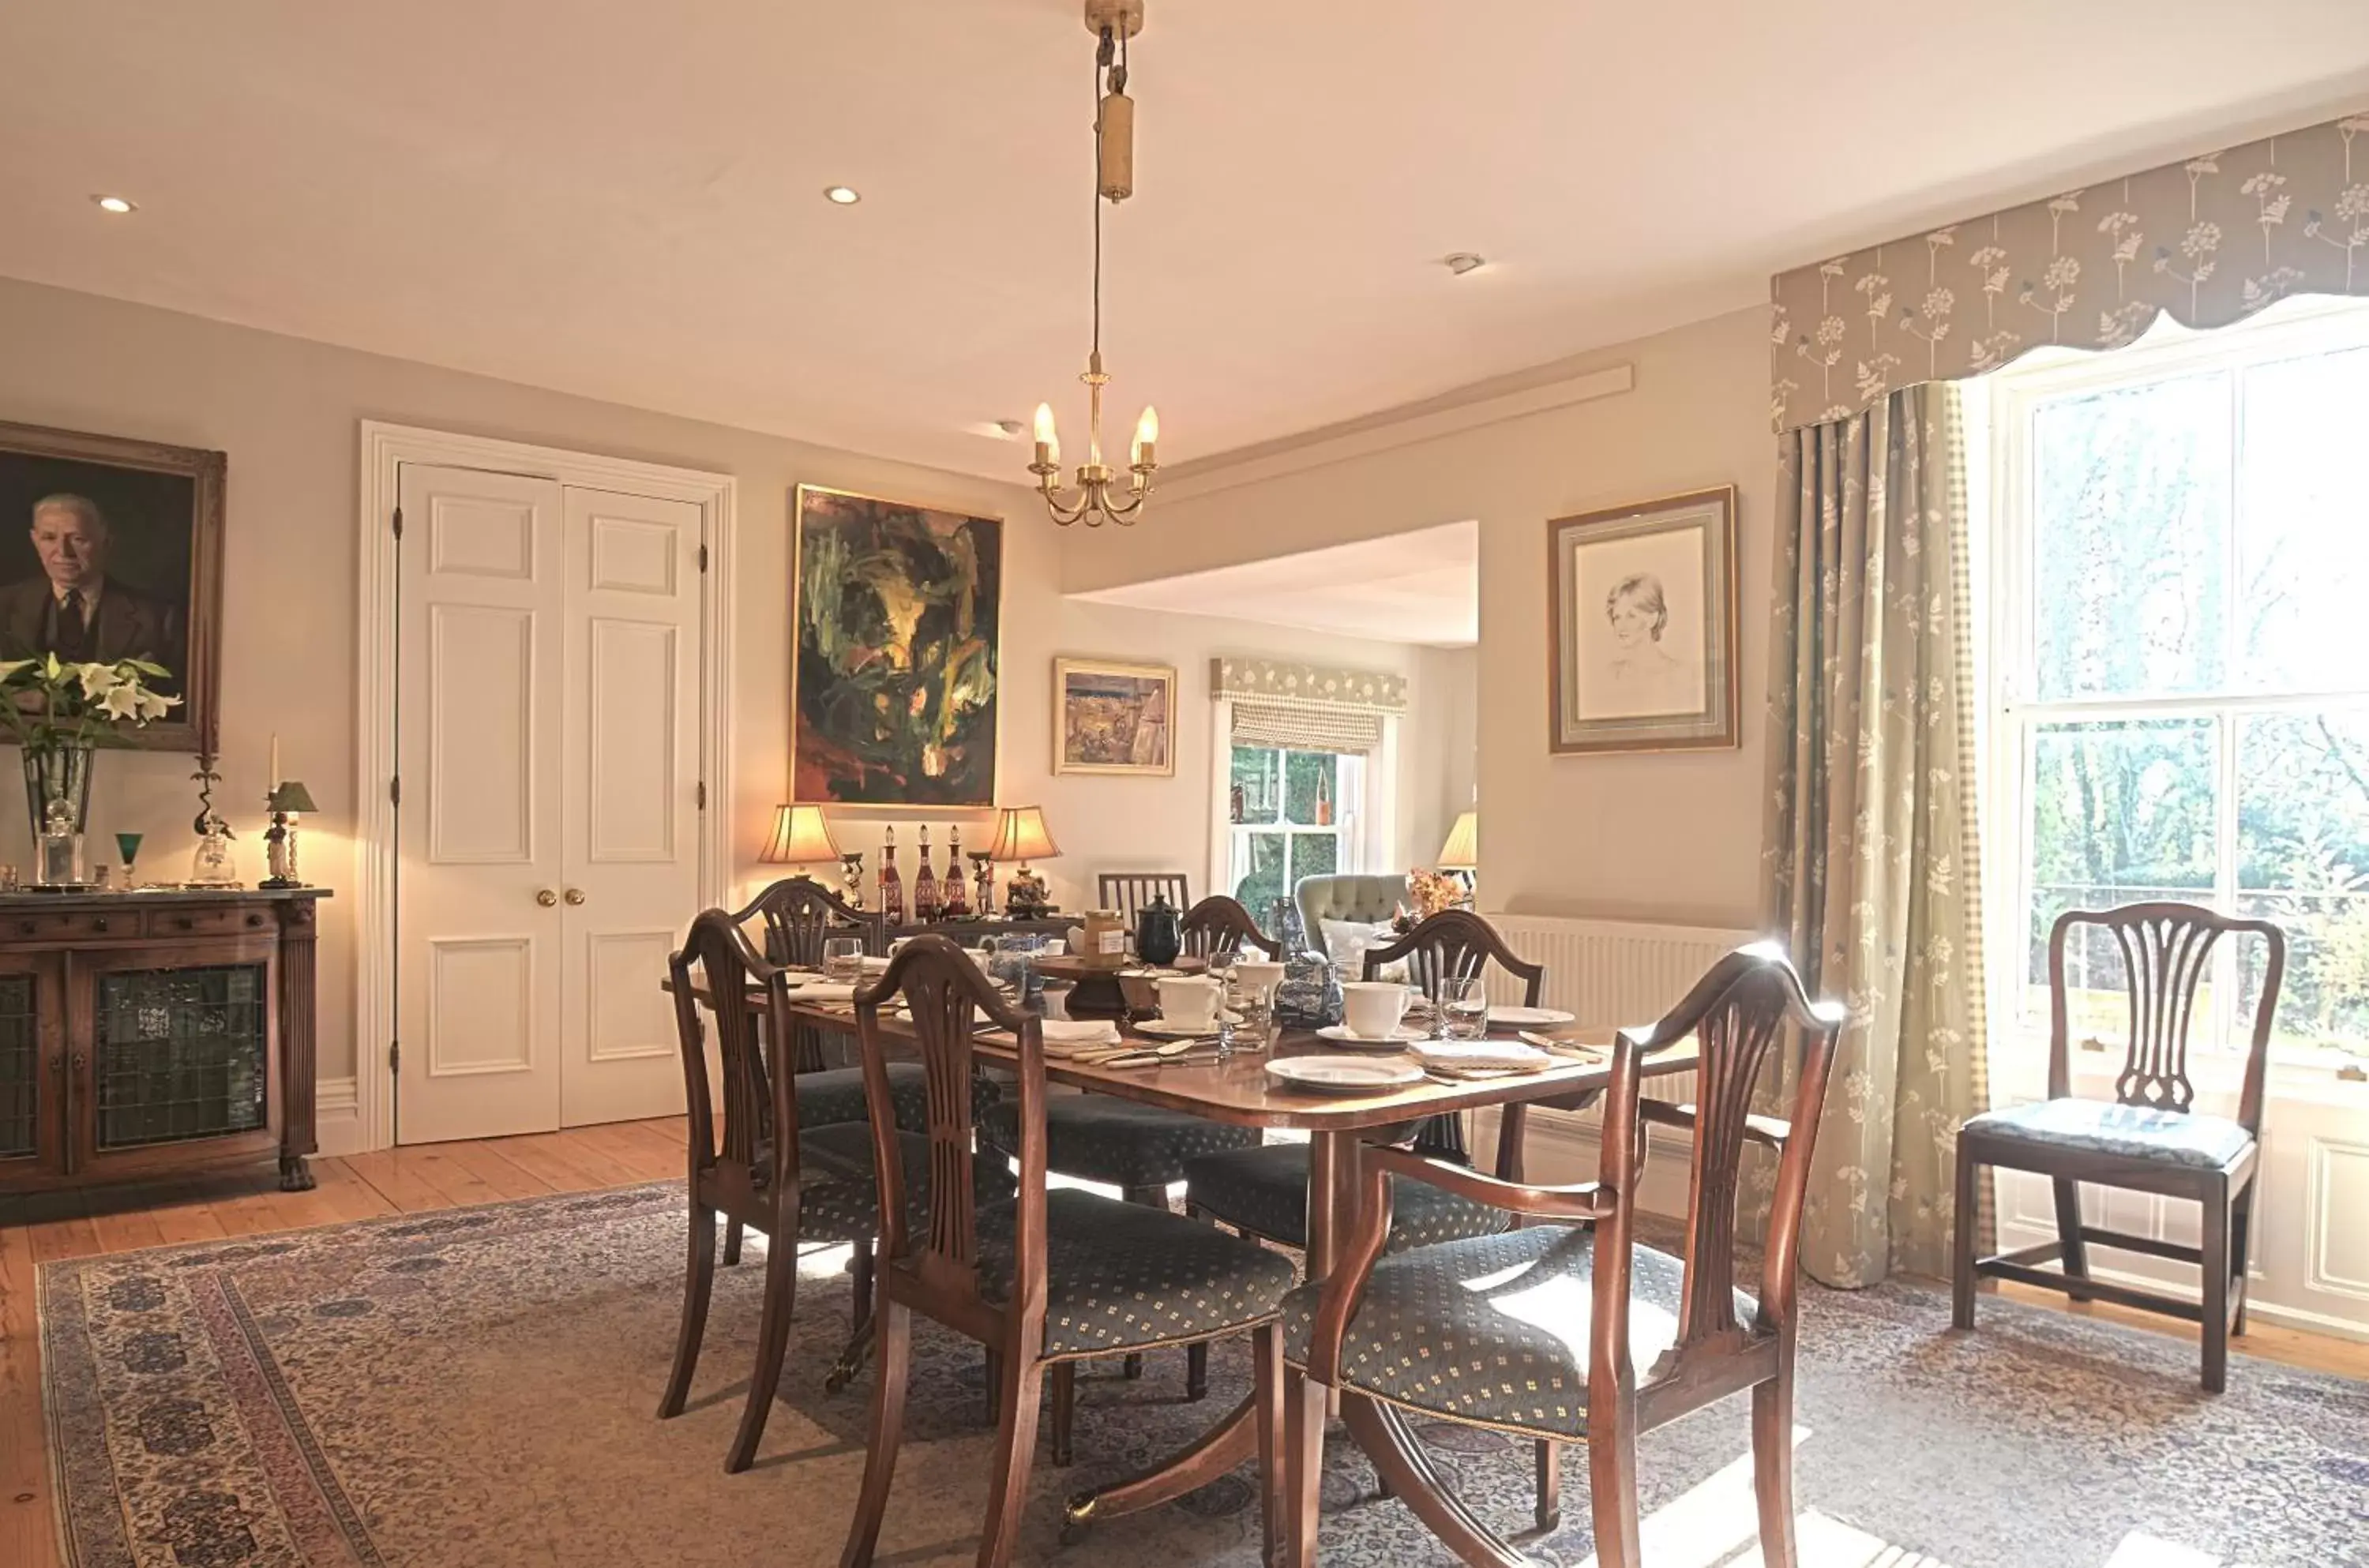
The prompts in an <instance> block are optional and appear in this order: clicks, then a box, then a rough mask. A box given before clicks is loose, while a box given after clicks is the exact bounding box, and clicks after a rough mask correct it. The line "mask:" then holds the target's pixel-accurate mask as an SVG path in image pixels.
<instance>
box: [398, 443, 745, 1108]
mask: <svg viewBox="0 0 2369 1568" xmlns="http://www.w3.org/2000/svg"><path fill="white" fill-rule="evenodd" d="M406 463H416V464H434V465H436V466H440V467H446V468H476V469H484V470H487V471H490V472H495V473H501V474H516V475H527V476H529V477H532V478H537V479H550V480H555V481H556V482H557V483H559V484H561V485H563V486H578V487H579V488H585V489H606V490H619V491H623V492H625V493H628V494H632V495H638V496H652V497H658V498H665V499H669V500H679V501H688V502H690V503H692V505H694V506H696V507H698V508H699V509H700V539H701V542H702V544H703V547H704V549H705V551H706V553H707V559H706V564H705V567H704V569H703V570H702V571H701V573H700V578H699V593H700V620H701V629H700V639H701V648H700V700H699V710H700V717H699V734H700V741H699V776H700V780H701V782H702V783H703V784H704V785H705V786H706V805H705V807H704V808H703V809H702V810H701V812H700V820H699V833H698V840H699V897H700V900H701V902H702V903H703V904H715V903H719V902H721V901H722V900H723V898H724V894H725V891H726V887H727V884H728V882H729V880H730V877H731V870H732V857H731V830H730V825H729V822H728V818H729V816H730V809H729V808H730V806H731V802H732V798H733V796H732V776H731V773H732V704H731V700H730V699H731V692H732V673H733V658H732V649H733V640H732V596H731V594H730V593H729V592H727V589H726V587H725V585H726V584H727V582H728V581H730V579H731V574H732V555H733V543H734V535H735V531H736V528H737V516H738V481H737V480H735V479H734V477H733V476H732V475H729V474H715V473H710V472H708V471H706V470H704V469H695V468H677V467H672V466H669V465H668V464H657V463H642V462H637V461H635V460H633V459H630V458H622V457H605V456H602V455H601V454H599V453H596V452H570V451H566V450H565V449H562V448H559V447H547V446H537V445H534V444H532V443H530V442H526V441H502V440H498V439H497V438H494V437H490V436H472V435H463V434H460V433H458V432H456V431H449V430H432V429H422V428H419V427H417V426H411V425H396V424H390V423H387V422H384V421H382V420H377V419H364V420H363V421H362V422H361V464H360V470H361V500H360V509H359V521H360V531H361V532H360V562H361V570H360V574H359V575H360V605H359V612H358V614H357V616H356V622H357V624H358V625H359V626H360V634H359V637H360V646H359V647H358V649H357V654H358V658H357V660H356V663H357V670H356V675H355V710H354V711H355V715H356V722H355V725H354V730H355V741H354V748H355V754H354V778H355V780H356V789H357V791H358V794H359V799H358V800H357V801H356V802H355V812H354V818H355V820H354V1013H353V1024H354V1062H355V1071H354V1120H355V1131H356V1138H355V1141H354V1147H356V1148H358V1149H363V1150H372V1149H385V1148H389V1147H392V1146H393V1144H394V1142H395V1075H394V1072H393V1070H391V1068H390V1066H389V1063H388V1059H387V1056H388V1053H387V1047H388V1045H389V1044H390V1043H391V1038H392V1035H393V1030H394V1017H395V866H396V856H395V803H394V801H393V800H392V799H391V798H390V796H389V792H388V787H387V786H388V784H389V783H390V782H391V781H392V780H393V778H394V776H395V761H396V751H395V683H396V680H397V677H398V675H399V670H398V669H397V665H396V640H395V632H396V625H397V614H396V612H397V606H396V601H395V582H396V579H395V571H396V559H395V528H394V519H395V507H396V505H397V501H398V497H399V495H400V490H399V486H400V484H401V478H402V465H403V464H406Z"/></svg>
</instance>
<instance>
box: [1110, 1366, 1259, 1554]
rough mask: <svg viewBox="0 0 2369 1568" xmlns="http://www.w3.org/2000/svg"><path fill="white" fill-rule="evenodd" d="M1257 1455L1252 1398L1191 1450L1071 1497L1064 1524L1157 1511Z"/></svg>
mask: <svg viewBox="0 0 2369 1568" xmlns="http://www.w3.org/2000/svg"><path fill="white" fill-rule="evenodd" d="M1257 1454H1258V1400H1257V1397H1256V1396H1255V1395H1253V1397H1251V1398H1249V1399H1246V1400H1244V1401H1242V1403H1240V1404H1238V1405H1236V1406H1235V1407H1234V1408H1233V1409H1232V1410H1230V1411H1228V1412H1227V1413H1226V1414H1225V1416H1224V1418H1223V1419H1221V1420H1220V1421H1219V1423H1218V1424H1217V1425H1215V1426H1212V1427H1210V1428H1209V1429H1208V1430H1207V1432H1204V1433H1202V1434H1201V1436H1198V1437H1196V1438H1195V1439H1194V1441H1193V1443H1192V1444H1191V1446H1190V1447H1188V1448H1184V1450H1183V1451H1182V1452H1180V1453H1178V1454H1176V1455H1174V1456H1173V1458H1170V1459H1163V1460H1162V1461H1161V1462H1160V1463H1159V1464H1158V1465H1156V1466H1154V1467H1153V1468H1152V1469H1150V1470H1148V1471H1144V1472H1143V1473H1142V1474H1141V1475H1138V1476H1134V1477H1131V1478H1129V1479H1128V1480H1126V1481H1120V1482H1113V1483H1112V1484H1110V1485H1108V1486H1103V1487H1097V1488H1095V1489H1094V1490H1093V1491H1091V1492H1080V1493H1075V1494H1071V1496H1070V1501H1069V1505H1068V1507H1067V1510H1066V1512H1067V1515H1068V1517H1069V1521H1070V1524H1072V1525H1082V1524H1086V1523H1088V1522H1089V1521H1091V1520H1094V1519H1110V1518H1116V1517H1117V1516H1119V1515H1121V1514H1136V1513H1140V1512H1142V1511H1143V1510H1144V1509H1146V1508H1156V1507H1158V1506H1159V1505H1161V1504H1162V1503H1169V1502H1173V1501H1174V1500H1175V1499H1177V1498H1179V1497H1182V1496H1184V1494H1186V1493H1187V1492H1197V1491H1199V1490H1200V1489H1201V1488H1202V1487H1204V1486H1207V1485H1208V1484H1209V1482H1213V1481H1215V1480H1217V1479H1218V1478H1219V1476H1221V1475H1225V1474H1227V1473H1228V1472H1230V1471H1232V1470H1234V1469H1235V1468H1236V1467H1237V1466H1239V1465H1241V1464H1242V1462H1243V1461H1244V1460H1246V1459H1253V1458H1255V1457H1256V1456H1257Z"/></svg>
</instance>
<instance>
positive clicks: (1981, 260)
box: [1769, 112, 2369, 431]
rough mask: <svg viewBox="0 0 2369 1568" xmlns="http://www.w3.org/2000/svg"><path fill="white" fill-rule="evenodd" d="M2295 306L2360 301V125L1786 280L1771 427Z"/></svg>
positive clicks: (1773, 334) (2353, 119)
mask: <svg viewBox="0 0 2369 1568" xmlns="http://www.w3.org/2000/svg"><path fill="white" fill-rule="evenodd" d="M2290 294H2356V295H2369V112H2365V113H2362V114H2355V115H2351V116H2348V117H2346V118H2344V119H2342V120H2330V121H2329V122H2328V123H2326V124H2324V125H2315V126H2312V127H2310V128H2309V129H2307V130H2303V131H2295V132H2288V133H2286V134H2284V135H2280V136H2272V137H2269V138H2267V139H2265V140H2263V141H2260V142H2252V143H2247V144H2246V145H2244V146H2242V147H2234V148H2230V149H2228V150H2227V151H2225V152H2218V153H2208V154H2205V155H2203V156H2201V157H2194V158H2191V159H2189V160H2188V161H2187V162H2185V163H2178V164H2166V165H2165V166H2162V167H2161V168H2156V169H2150V170H2148V171H2147V172H2146V173H2145V174H2136V175H2132V176H2130V177H2128V178H2125V179H2120V180H2112V181H2108V182H2106V183H2103V184H2100V185H2093V186H2089V187H2087V188H2085V189H2079V190H2068V191H2066V192H2065V193H2064V194H2063V195H2061V196H2057V197H2055V198H2053V199H2052V200H2046V201H2033V202H2029V203H2027V204H2025V205H2023V206H2021V207H2011V208H2009V209H2008V210H2006V211H2005V212H1994V213H1992V214H1991V215H1990V216H1988V217H1986V218H1977V219H1975V220H1974V221H1973V222H1971V223H1952V224H1951V225H1949V226H1948V227H1946V228H1940V229H1934V230H1932V231H1931V232H1929V233H1927V234H1922V235H1911V236H1909V237H1907V238H1905V239H1900V240H1895V241H1893V242H1892V243H1890V244H1887V245H1880V246H1874V247H1873V248H1871V249H1868V250H1860V251H1854V252H1853V253H1851V254H1850V255H1848V256H1843V257H1837V258H1834V259H1832V260H1829V261H1825V262H1822V263H1820V264H1819V265H1817V266H1814V267H1802V268H1797V269H1794V270H1793V271H1791V272H1783V273H1780V274H1779V275H1778V276H1777V277H1776V278H1774V279H1772V280H1770V300H1771V317H1772V320H1771V324H1770V328H1769V338H1770V348H1771V359H1772V361H1773V368H1772V378H1773V387H1772V396H1771V403H1772V406H1773V412H1774V416H1775V419H1776V425H1777V429H1780V431H1781V430H1790V429H1799V428H1801V427H1802V426H1804V425H1814V424H1823V423H1825V422H1826V421H1828V420H1831V419H1838V418H1843V417H1844V416H1846V415H1849V414H1853V413H1856V412H1858V411H1859V410H1860V409H1862V408H1866V407H1869V406H1872V405H1874V404H1876V403H1879V402H1881V401H1883V398H1884V397H1885V395H1887V394H1889V393H1891V392H1892V391H1894V390H1895V389H1897V388H1900V387H1906V386H1915V385H1917V384H1919V383H1925V382H1934V381H1955V380H1959V379H1962V378H1963V377H1967V376H1975V375H1981V374H1983V373H1984V372H1988V371H1994V370H1997V369H1998V368H1999V367H2000V366H2002V365H2005V364H2008V363H2009V362H2010V361H2014V360H2016V359H2018V358H2020V357H2021V356H2022V355H2024V354H2026V353H2028V352H2030V351H2031V349H2035V348H2038V347H2040V346H2041V345H2043V344H2063V345H2066V346H2067V347H2071V348H2080V349H2119V348H2122V347H2123V346H2124V345H2126V344H2128V343H2130V342H2132V341H2133V340H2134V339H2135V338H2138V336H2139V335H2140V334H2141V333H2143V332H2145V331H2146V329H2147V327H2148V326H2151V325H2152V324H2153V323H2154V321H2155V318H2156V316H2157V315H2158V314H2159V313H2161V312H2164V311H2169V312H2170V313H2171V315H2172V317H2173V319H2174V320H2177V321H2179V322H2180V323H2181V324H2182V325H2184V326H2194V327H2211V326H2226V325H2228V324H2229V323H2230V322H2233V321H2237V320H2239V319H2241V318H2243V317H2245V316H2249V315H2253V314H2254V313H2255V312H2256V311H2258V310H2260V309H2262V308H2263V307H2264V306H2266V305H2270V304H2273V303H2276V302H2278V301H2279V300H2282V299H2284V298H2285V297H2287V296H2288V295H2290Z"/></svg>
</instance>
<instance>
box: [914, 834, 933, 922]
mask: <svg viewBox="0 0 2369 1568" xmlns="http://www.w3.org/2000/svg"><path fill="white" fill-rule="evenodd" d="M914 858H915V859H916V860H918V861H919V862H920V863H921V864H919V865H917V866H916V867H915V868H914V870H913V920H914V921H915V923H916V924H927V923H928V922H929V921H933V920H935V919H937V918H938V874H937V873H936V872H934V871H933V870H931V869H930V828H929V824H928V823H926V822H925V823H923V824H922V825H921V850H920V852H919V853H917V854H916V855H915V856H914Z"/></svg>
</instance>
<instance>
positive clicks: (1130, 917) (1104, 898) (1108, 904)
mask: <svg viewBox="0 0 2369 1568" xmlns="http://www.w3.org/2000/svg"><path fill="white" fill-rule="evenodd" d="M1095 881H1096V886H1097V888H1098V898H1097V900H1096V901H1097V902H1098V903H1100V905H1101V906H1102V907H1103V908H1104V909H1105V910H1116V911H1117V914H1118V918H1119V919H1120V920H1122V921H1125V922H1126V923H1127V929H1128V930H1129V931H1133V930H1134V929H1135V917H1136V916H1138V915H1139V914H1141V913H1142V912H1143V910H1144V906H1145V905H1147V904H1149V903H1150V902H1151V900H1152V899H1153V898H1155V897H1157V898H1165V899H1167V900H1168V907H1169V908H1170V909H1172V910H1176V911H1177V912H1178V913H1179V914H1182V913H1183V912H1184V906H1185V905H1186V904H1187V903H1188V902H1190V901H1191V900H1192V897H1193V895H1192V891H1191V888H1190V887H1189V886H1188V885H1187V883H1186V882H1185V879H1184V873H1183V872H1181V871H1105V872H1104V873H1103V874H1102V875H1101V876H1099V877H1097V878H1096V879H1095Z"/></svg>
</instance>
